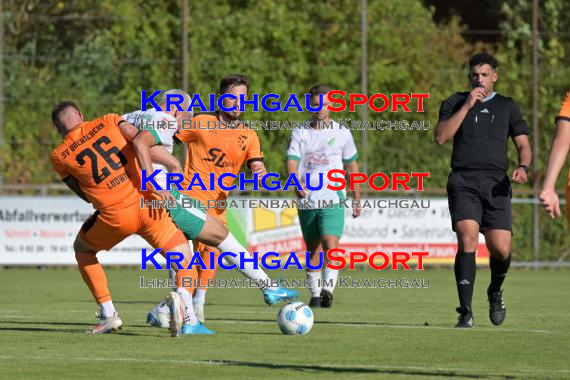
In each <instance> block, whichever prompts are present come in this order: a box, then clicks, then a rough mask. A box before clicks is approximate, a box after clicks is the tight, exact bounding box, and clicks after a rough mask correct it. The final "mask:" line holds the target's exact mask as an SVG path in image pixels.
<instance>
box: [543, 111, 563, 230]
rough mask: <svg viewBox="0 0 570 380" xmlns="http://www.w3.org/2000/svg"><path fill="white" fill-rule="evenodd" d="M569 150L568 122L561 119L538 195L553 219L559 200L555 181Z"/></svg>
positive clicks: (558, 211)
mask: <svg viewBox="0 0 570 380" xmlns="http://www.w3.org/2000/svg"><path fill="white" fill-rule="evenodd" d="M569 149H570V121H568V120H563V119H561V120H558V122H557V123H556V134H555V136H554V141H553V142H552V148H551V149H550V156H549V158H548V164H547V166H546V176H545V178H544V183H543V185H542V191H541V192H540V195H539V199H540V202H541V203H542V206H543V207H544V209H545V210H546V212H547V213H548V215H549V216H550V217H551V218H553V219H554V218H556V217H558V216H560V200H559V198H558V194H556V179H557V178H558V175H559V174H560V171H561V170H562V167H563V166H564V163H565V161H566V157H567V155H568V150H569Z"/></svg>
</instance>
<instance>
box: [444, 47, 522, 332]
mask: <svg viewBox="0 0 570 380" xmlns="http://www.w3.org/2000/svg"><path fill="white" fill-rule="evenodd" d="M497 66H498V62H497V60H496V59H495V58H493V57H492V56H491V55H489V54H485V53H479V54H476V55H474V56H473V57H471V59H470V60H469V74H468V78H469V83H470V84H471V88H472V90H471V92H457V93H455V94H453V95H451V96H450V97H449V98H448V99H447V100H445V101H444V102H443V103H442V104H441V108H440V111H439V121H438V124H437V127H436V130H435V141H436V142H437V143H438V144H443V143H445V142H446V141H448V140H450V139H453V153H452V156H451V169H452V170H451V174H450V175H449V178H448V182H447V194H448V200H449V210H450V212H451V223H452V227H453V230H454V231H455V233H456V234H457V242H458V251H457V255H456V256H455V267H454V269H455V280H456V282H457V293H458V294H459V304H460V307H459V308H457V312H458V313H459V322H458V323H457V325H456V327H467V328H469V327H473V312H472V308H471V299H472V298H473V285H474V283H475V269H476V266H475V251H476V250H477V245H478V242H479V232H481V233H482V234H484V235H485V242H486V244H487V248H488V249H489V252H490V254H491V257H490V266H491V283H490V285H489V287H488V288H487V296H488V301H489V318H490V319H491V322H492V323H493V324H494V325H500V324H502V323H503V320H504V319H505V314H506V308H505V305H504V302H503V291H502V289H501V285H502V284H503V281H504V279H505V276H506V274H507V271H508V269H509V265H510V263H511V235H512V227H511V224H512V223H511V219H512V218H511V196H512V191H511V183H510V182H511V180H512V181H513V182H516V183H519V184H523V183H526V182H527V173H528V166H529V165H530V161H531V155H532V153H531V148H530V143H529V141H528V125H527V123H526V121H525V119H524V117H523V114H522V112H521V110H520V108H519V107H518V105H517V104H516V103H515V102H514V101H513V99H511V98H509V97H506V96H502V95H499V94H498V93H496V92H495V91H494V89H493V86H494V84H495V82H496V81H497V79H498V74H497V71H496V69H497ZM509 137H511V138H512V139H513V142H514V144H515V146H516V148H517V151H518V159H519V161H518V162H519V166H518V167H517V168H515V169H514V170H513V172H512V175H511V176H510V178H509V176H508V175H507V170H508V158H507V143H508V138H509Z"/></svg>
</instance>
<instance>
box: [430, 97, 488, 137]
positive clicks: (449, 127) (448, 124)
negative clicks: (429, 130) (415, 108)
mask: <svg viewBox="0 0 570 380" xmlns="http://www.w3.org/2000/svg"><path fill="white" fill-rule="evenodd" d="M484 98H485V89H484V88H482V87H476V88H474V89H473V90H472V91H471V93H470V94H469V96H468V97H467V100H465V104H463V106H461V108H460V109H459V110H457V111H456V112H455V113H454V114H453V115H452V116H451V117H450V118H449V119H446V120H443V121H440V122H439V123H437V126H436V127H435V142H436V143H437V144H439V145H442V144H445V143H446V142H447V141H449V140H450V139H452V138H453V136H455V134H456V133H457V131H458V130H459V127H460V126H461V123H463V120H464V119H465V116H466V115H467V113H468V112H469V110H470V109H471V108H472V107H473V106H474V105H475V104H476V103H477V101H483V99H484Z"/></svg>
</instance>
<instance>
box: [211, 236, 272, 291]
mask: <svg viewBox="0 0 570 380" xmlns="http://www.w3.org/2000/svg"><path fill="white" fill-rule="evenodd" d="M218 249H219V250H220V251H221V252H232V253H235V254H236V255H237V257H231V256H225V258H227V259H228V261H229V262H230V263H231V264H235V265H236V266H237V270H239V271H240V273H241V274H243V275H244V276H245V277H247V278H249V279H250V280H252V281H254V282H255V283H256V284H257V285H258V286H259V287H260V288H261V289H272V290H273V289H276V288H277V287H276V286H272V285H271V279H270V278H269V276H267V274H266V273H265V272H264V271H263V270H262V269H260V268H259V267H258V269H255V268H254V267H253V263H252V262H247V263H245V264H244V265H243V269H239V264H240V260H239V257H240V252H245V253H246V254H245V257H248V256H249V257H251V254H250V253H249V252H248V251H247V250H246V249H245V248H244V247H243V246H242V245H241V244H240V243H239V242H238V241H237V240H236V238H235V237H234V235H232V233H231V232H230V233H229V234H228V237H227V238H226V239H225V240H224V241H223V242H221V243H220V245H218Z"/></svg>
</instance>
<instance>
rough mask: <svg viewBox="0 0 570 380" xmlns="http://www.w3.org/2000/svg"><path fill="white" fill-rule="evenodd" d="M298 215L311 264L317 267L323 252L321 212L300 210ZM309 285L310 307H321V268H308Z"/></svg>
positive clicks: (321, 262)
mask: <svg viewBox="0 0 570 380" xmlns="http://www.w3.org/2000/svg"><path fill="white" fill-rule="evenodd" d="M298 214H299V224H300V225H301V233H302V234H303V240H304V242H305V246H306V249H307V251H308V252H309V262H310V263H311V266H313V267H315V266H317V265H318V264H319V260H320V259H321V257H320V253H319V252H321V251H323V247H322V245H321V239H320V234H319V223H318V217H319V210H315V209H299V210H298ZM324 256H325V255H324V254H323V258H322V261H320V264H321V267H322V265H323V264H324ZM307 283H308V285H309V291H310V292H311V299H310V300H309V306H311V307H321V290H322V272H321V268H319V269H309V268H308V267H307Z"/></svg>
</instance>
